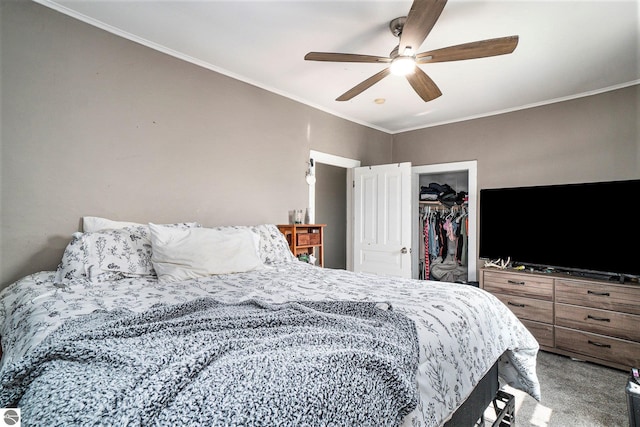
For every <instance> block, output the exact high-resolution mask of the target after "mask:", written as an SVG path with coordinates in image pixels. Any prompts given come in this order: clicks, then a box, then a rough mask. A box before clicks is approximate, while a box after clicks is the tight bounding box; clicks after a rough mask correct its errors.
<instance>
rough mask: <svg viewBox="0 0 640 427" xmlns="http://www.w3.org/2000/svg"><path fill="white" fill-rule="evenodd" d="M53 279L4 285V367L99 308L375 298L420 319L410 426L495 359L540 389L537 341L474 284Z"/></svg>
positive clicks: (436, 414)
mask: <svg viewBox="0 0 640 427" xmlns="http://www.w3.org/2000/svg"><path fill="white" fill-rule="evenodd" d="M54 278H55V272H40V273H36V274H33V275H30V276H27V277H25V278H23V279H22V280H20V281H18V282H16V283H14V284H12V285H10V286H9V287H7V288H5V289H4V290H2V292H0V334H1V335H2V348H3V358H2V370H0V374H1V373H2V372H3V371H4V369H5V367H6V366H8V364H10V363H12V362H14V361H17V360H19V359H20V358H21V357H22V356H23V355H24V354H26V353H27V352H28V351H30V350H31V349H33V348H34V347H35V346H36V345H37V344H38V343H39V342H40V341H42V340H43V339H44V337H46V336H47V335H48V334H49V333H51V332H52V331H53V330H55V329H56V328H58V326H60V325H61V324H62V323H63V322H64V321H66V320H67V319H71V318H75V317H77V316H80V315H83V314H88V313H91V312H93V311H94V310H96V309H105V310H111V309H114V308H118V307H124V308H128V309H131V310H133V311H143V310H145V309H147V308H149V307H151V306H153V305H154V304H157V303H167V302H175V303H178V302H186V301H190V300H193V299H196V298H199V297H215V298H216V299H217V300H218V301H221V302H226V303H238V302H241V301H246V300H248V299H261V300H266V301H271V302H286V301H299V300H309V301H337V300H348V301H375V302H389V303H391V304H392V306H393V307H394V310H396V311H398V312H400V313H403V314H405V315H407V316H408V317H409V318H411V319H412V320H414V321H415V323H416V328H417V332H418V339H419V345H420V360H419V367H418V373H417V382H418V387H419V391H420V396H421V400H420V402H419V404H418V406H417V408H416V409H415V410H414V411H413V412H412V413H411V414H409V415H408V416H407V417H406V418H405V420H404V424H403V425H404V426H439V425H442V424H443V423H444V422H445V421H446V420H447V419H448V417H450V415H451V414H452V413H453V412H455V410H456V409H457V408H458V407H459V406H460V405H461V404H462V403H463V402H464V400H465V399H466V398H467V397H468V395H469V394H470V393H471V391H472V390H473V388H474V386H475V384H476V383H477V382H478V381H479V380H480V379H481V378H482V377H483V376H484V374H485V373H486V372H487V371H488V370H489V368H490V367H491V366H492V365H493V363H495V361H496V360H498V359H499V358H500V365H499V372H500V375H501V377H502V379H503V380H504V381H505V382H507V383H508V384H509V385H511V386H513V387H515V388H518V389H521V390H524V391H526V392H527V393H529V394H530V395H531V396H533V397H534V398H536V399H539V398H540V387H539V384H538V379H537V376H536V372H535V366H536V355H537V351H538V343H537V341H536V340H535V338H534V337H533V336H532V335H531V334H530V332H529V331H528V330H527V329H526V328H525V327H524V326H523V325H522V323H520V321H519V320H518V319H517V318H516V317H515V316H514V315H513V313H512V312H511V311H510V310H509V309H508V308H507V307H506V306H504V304H502V303H501V302H500V301H499V300H498V299H497V298H495V297H493V296H492V295H491V294H489V293H487V292H485V291H483V290H482V289H478V288H475V287H472V286H468V285H462V284H454V283H443V282H431V281H418V280H409V279H400V278H390V277H382V276H375V275H369V274H356V273H352V272H348V271H344V270H332V269H327V268H319V267H314V266H311V265H309V264H305V263H302V262H298V261H294V262H287V263H280V264H272V265H271V266H269V267H265V268H264V269H260V270H254V271H250V272H246V273H236V274H227V275H219V276H212V277H208V278H205V279H194V280H189V281H185V282H175V283H159V282H158V280H157V279H155V278H152V277H146V278H135V279H122V280H117V281H112V282H103V283H97V284H96V283H91V282H89V281H87V280H84V279H78V280H74V281H71V282H67V283H66V284H64V285H63V284H54ZM503 353H504V355H503ZM501 356H503V357H501Z"/></svg>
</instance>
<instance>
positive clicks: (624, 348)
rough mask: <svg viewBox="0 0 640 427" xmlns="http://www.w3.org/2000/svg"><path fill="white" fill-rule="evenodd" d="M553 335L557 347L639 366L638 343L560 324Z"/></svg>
mask: <svg viewBox="0 0 640 427" xmlns="http://www.w3.org/2000/svg"><path fill="white" fill-rule="evenodd" d="M555 337H556V347H557V348H559V349H562V350H566V351H570V352H571V353H575V354H582V355H585V356H590V357H594V358H597V359H601V360H604V361H610V362H613V363H618V364H620V365H624V366H627V367H632V366H640V343H636V342H631V341H626V340H622V339H618V338H611V337H605V336H602V335H597V334H591V333H588V332H581V331H576V330H574V329H567V328H563V327H560V326H556V327H555Z"/></svg>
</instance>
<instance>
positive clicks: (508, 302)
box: [507, 301, 526, 307]
mask: <svg viewBox="0 0 640 427" xmlns="http://www.w3.org/2000/svg"><path fill="white" fill-rule="evenodd" d="M507 304H509V305H513V306H515V307H526V305H524V304H516V303H515V302H511V301H507Z"/></svg>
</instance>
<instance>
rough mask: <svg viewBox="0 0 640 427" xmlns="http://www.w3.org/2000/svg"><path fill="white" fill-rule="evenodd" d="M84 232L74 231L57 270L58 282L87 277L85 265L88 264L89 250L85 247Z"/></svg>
mask: <svg viewBox="0 0 640 427" xmlns="http://www.w3.org/2000/svg"><path fill="white" fill-rule="evenodd" d="M83 234H84V233H80V232H77V233H73V234H72V235H71V241H70V242H69V244H68V245H67V247H66V248H65V250H64V254H63V255H62V260H61V261H60V264H58V269H57V270H56V278H55V281H56V283H65V282H68V281H70V280H73V279H77V278H83V279H86V278H87V272H86V269H85V265H86V264H87V252H86V250H85V248H84V239H83V238H82V236H83Z"/></svg>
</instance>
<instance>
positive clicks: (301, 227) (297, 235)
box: [278, 224, 327, 267]
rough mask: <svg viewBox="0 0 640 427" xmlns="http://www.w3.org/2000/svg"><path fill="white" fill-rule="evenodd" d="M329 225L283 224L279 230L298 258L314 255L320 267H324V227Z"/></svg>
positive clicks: (279, 226)
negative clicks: (304, 255) (303, 255)
mask: <svg viewBox="0 0 640 427" xmlns="http://www.w3.org/2000/svg"><path fill="white" fill-rule="evenodd" d="M326 225H327V224H281V225H278V229H279V230H280V232H281V233H282V234H284V237H285V238H286V239H287V243H289V248H290V249H291V252H292V253H293V254H294V255H295V256H296V257H297V256H299V255H302V254H308V255H312V254H314V252H316V255H314V256H315V257H316V258H317V259H318V265H319V266H320V267H324V227H326Z"/></svg>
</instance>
